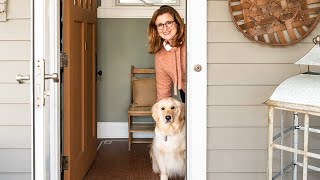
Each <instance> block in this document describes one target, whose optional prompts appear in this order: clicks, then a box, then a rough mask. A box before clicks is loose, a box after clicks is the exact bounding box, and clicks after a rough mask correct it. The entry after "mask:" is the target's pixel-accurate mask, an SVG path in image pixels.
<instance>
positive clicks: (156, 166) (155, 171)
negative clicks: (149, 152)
mask: <svg viewBox="0 0 320 180" xmlns="http://www.w3.org/2000/svg"><path fill="white" fill-rule="evenodd" d="M152 170H153V172H154V173H159V172H160V170H159V167H158V164H157V163H152Z"/></svg>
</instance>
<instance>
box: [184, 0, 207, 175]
mask: <svg viewBox="0 0 320 180" xmlns="http://www.w3.org/2000/svg"><path fill="white" fill-rule="evenodd" d="M187 62H188V63H187V79H188V80H187V81H188V82H187V179H188V180H198V179H204V180H205V179H207V177H206V176H207V175H206V174H207V155H206V154H207V0H197V1H195V0H187Z"/></svg>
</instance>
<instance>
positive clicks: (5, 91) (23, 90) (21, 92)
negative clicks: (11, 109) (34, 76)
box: [0, 83, 30, 118]
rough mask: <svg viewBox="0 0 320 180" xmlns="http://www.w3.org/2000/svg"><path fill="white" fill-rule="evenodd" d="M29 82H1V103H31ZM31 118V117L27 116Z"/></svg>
mask: <svg viewBox="0 0 320 180" xmlns="http://www.w3.org/2000/svg"><path fill="white" fill-rule="evenodd" d="M29 94H30V87H29V84H18V83H16V84H1V83H0V103H1V104H3V103H8V104H11V103H23V104H25V103H30V97H29ZM26 118H29V117H26Z"/></svg>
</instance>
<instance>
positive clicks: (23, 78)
mask: <svg viewBox="0 0 320 180" xmlns="http://www.w3.org/2000/svg"><path fill="white" fill-rule="evenodd" d="M16 80H17V81H18V83H19V84H23V83H25V82H26V81H28V80H30V76H29V75H25V76H24V75H21V74H18V75H16Z"/></svg>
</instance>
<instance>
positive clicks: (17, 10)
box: [0, 0, 31, 179]
mask: <svg viewBox="0 0 320 180" xmlns="http://www.w3.org/2000/svg"><path fill="white" fill-rule="evenodd" d="M7 2H8V5H7V19H27V18H30V2H31V0H23V1H21V0H9V1H7ZM0 179H1V178H0Z"/></svg>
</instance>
